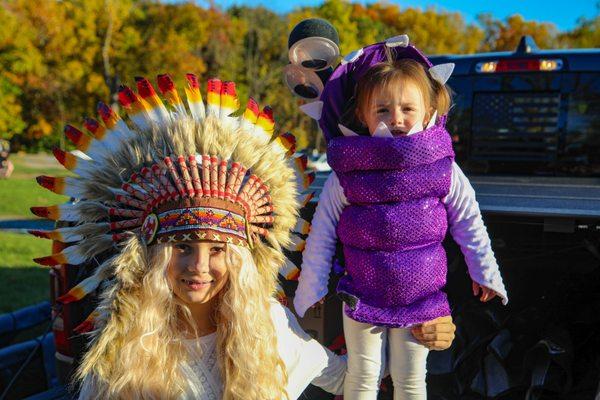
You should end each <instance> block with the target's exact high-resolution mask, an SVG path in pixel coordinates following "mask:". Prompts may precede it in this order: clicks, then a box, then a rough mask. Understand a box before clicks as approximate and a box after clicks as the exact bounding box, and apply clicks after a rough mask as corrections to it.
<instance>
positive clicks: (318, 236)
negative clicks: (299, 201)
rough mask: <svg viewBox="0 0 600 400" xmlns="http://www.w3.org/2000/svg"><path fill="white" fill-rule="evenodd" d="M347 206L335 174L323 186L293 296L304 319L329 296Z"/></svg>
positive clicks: (295, 306)
mask: <svg viewBox="0 0 600 400" xmlns="http://www.w3.org/2000/svg"><path fill="white" fill-rule="evenodd" d="M348 204H349V203H348V200H347V199H346V196H344V191H343V189H342V187H341V186H340V182H339V180H338V177H337V175H336V174H335V172H332V173H331V174H330V175H329V177H328V178H327V180H326V181H325V184H324V185H323V191H322V192H321V195H320V196H319V203H318V204H317V209H316V210H315V214H314V216H313V219H312V226H311V228H310V234H309V235H308V238H307V239H306V247H305V249H304V252H303V253H302V272H300V278H299V279H298V289H296V294H295V296H294V308H295V310H296V313H298V315H299V316H301V317H302V316H304V313H305V312H306V310H307V309H308V308H309V307H310V306H312V305H313V304H315V303H316V302H317V301H319V300H320V299H322V298H323V297H324V296H325V295H326V294H327V283H328V281H329V271H330V270H331V260H332V258H333V256H334V254H335V244H336V241H337V234H336V232H335V229H336V227H337V224H338V221H339V220H340V214H341V213H342V210H343V209H344V207H346V206H347V205H348Z"/></svg>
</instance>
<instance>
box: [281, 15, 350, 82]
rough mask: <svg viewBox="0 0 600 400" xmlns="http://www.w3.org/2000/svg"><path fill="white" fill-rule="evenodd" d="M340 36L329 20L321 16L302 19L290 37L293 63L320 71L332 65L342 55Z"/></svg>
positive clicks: (289, 45)
mask: <svg viewBox="0 0 600 400" xmlns="http://www.w3.org/2000/svg"><path fill="white" fill-rule="evenodd" d="M339 46H340V38H339V36H338V33H337V31H336V30H335V28H334V27H333V25H331V24H330V23H329V22H327V21H325V20H324V19H320V18H310V19H305V20H303V21H300V23H298V25H296V26H295V27H294V29H292V32H290V36H289V39H288V48H289V54H288V55H289V59H290V62H291V63H292V64H295V65H299V66H302V67H303V68H307V69H311V70H314V71H320V70H324V69H327V68H329V67H331V66H332V65H333V64H334V63H335V62H336V61H337V59H338V58H339V56H340V47H339Z"/></svg>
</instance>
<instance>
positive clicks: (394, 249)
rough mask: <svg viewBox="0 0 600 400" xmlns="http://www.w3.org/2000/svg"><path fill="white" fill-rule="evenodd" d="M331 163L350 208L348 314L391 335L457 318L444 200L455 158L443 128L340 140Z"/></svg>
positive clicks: (344, 234) (343, 292)
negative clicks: (450, 290)
mask: <svg viewBox="0 0 600 400" xmlns="http://www.w3.org/2000/svg"><path fill="white" fill-rule="evenodd" d="M327 159H328V161H329V164H330V165H331V167H332V168H333V170H334V171H335V172H336V174H337V176H338V177H339V180H340V184H341V186H342V188H343V189H344V194H345V195H346V198H347V199H348V201H349V202H350V206H348V207H346V208H345V209H344V211H343V212H342V215H341V217H340V221H339V224H338V228H337V233H338V236H339V238H340V240H341V242H342V244H343V248H344V256H345V262H346V274H345V275H344V276H343V277H342V278H341V279H340V282H339V284H338V293H339V294H340V296H341V297H342V298H343V299H344V300H345V303H346V305H345V312H346V314H347V315H348V316H349V317H350V318H352V319H354V320H356V321H359V322H366V323H371V324H375V325H382V326H388V327H407V326H410V325H414V324H417V323H421V322H425V321H429V320H432V319H434V318H437V317H440V316H444V315H449V314H450V308H449V305H448V300H447V298H446V294H445V293H444V292H443V291H442V288H443V287H444V286H445V284H446V270H447V265H446V254H445V251H444V248H443V247H442V241H443V239H444V236H445V235H446V230H447V216H446V209H445V207H444V204H443V203H442V202H441V199H442V198H443V197H445V196H446V195H447V194H448V192H449V190H450V180H451V168H452V161H453V159H454V152H453V150H452V143H451V139H450V136H449V135H448V132H447V131H446V130H445V129H444V127H443V125H442V124H440V125H438V126H434V127H432V128H430V129H427V130H425V131H423V132H419V133H416V134H413V135H410V136H404V137H397V138H372V137H367V136H355V137H335V138H332V139H331V140H330V141H329V142H328V148H327Z"/></svg>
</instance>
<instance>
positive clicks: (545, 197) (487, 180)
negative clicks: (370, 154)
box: [311, 172, 600, 221]
mask: <svg viewBox="0 0 600 400" xmlns="http://www.w3.org/2000/svg"><path fill="white" fill-rule="evenodd" d="M328 175H329V172H319V173H318V174H317V178H316V180H315V182H314V183H313V185H312V186H311V189H313V190H315V191H316V196H315V200H314V201H316V200H318V198H319V194H320V192H321V189H322V188H323V184H324V183H325V179H326V178H327V176H328ZM469 180H470V181H471V184H472V185H473V187H474V188H475V193H476V195H477V201H478V202H479V207H480V208H481V210H482V211H483V212H484V213H486V214H496V215H513V216H516V215H518V216H530V217H544V218H569V219H573V220H578V221H580V220H585V221H588V220H594V219H599V220H600V178H562V177H515V176H488V175H479V176H475V175H473V176H469Z"/></svg>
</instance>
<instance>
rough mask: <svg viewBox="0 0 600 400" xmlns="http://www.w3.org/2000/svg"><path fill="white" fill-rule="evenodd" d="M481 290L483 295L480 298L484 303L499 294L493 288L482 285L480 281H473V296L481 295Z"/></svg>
mask: <svg viewBox="0 0 600 400" xmlns="http://www.w3.org/2000/svg"><path fill="white" fill-rule="evenodd" d="M480 291H481V297H480V299H479V300H481V301H482V302H483V303H485V302H487V301H490V300H491V299H493V298H494V297H496V296H498V293H496V292H495V291H493V290H492V289H490V288H487V287H485V286H481V285H480V284H479V283H477V282H475V281H473V296H479V292H480Z"/></svg>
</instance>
